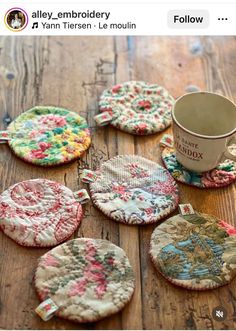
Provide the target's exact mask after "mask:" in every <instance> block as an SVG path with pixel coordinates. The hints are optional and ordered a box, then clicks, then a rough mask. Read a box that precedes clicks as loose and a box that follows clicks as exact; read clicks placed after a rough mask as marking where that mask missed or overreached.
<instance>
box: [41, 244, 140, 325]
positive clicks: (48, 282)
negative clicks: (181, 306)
mask: <svg viewBox="0 0 236 331" xmlns="http://www.w3.org/2000/svg"><path fill="white" fill-rule="evenodd" d="M134 285H135V284H134V273H133V270H132V267H131V265H130V262H129V260H128V258H127V256H126V254H125V252H124V251H123V250H122V249H121V248H120V247H118V246H116V245H114V244H112V243H111V242H109V241H107V240H102V239H88V238H79V239H75V240H71V241H68V242H66V243H64V244H62V245H60V246H57V247H56V248H53V249H52V250H51V251H49V252H48V253H46V254H45V255H43V256H42V257H41V258H40V260H39V264H38V267H37V270H36V274H35V286H36V290H37V293H38V295H39V298H40V300H41V301H45V300H50V302H53V305H55V306H56V307H58V310H56V309H55V310H54V311H55V315H56V316H58V317H62V318H65V319H69V320H71V321H75V322H79V323H86V322H96V321H98V320H100V319H102V318H104V317H107V316H110V315H112V314H114V313H117V312H118V311H120V310H121V309H122V308H123V307H124V306H125V305H126V304H127V303H128V302H129V301H130V299H131V297H132V295H133V292H134ZM40 306H41V307H42V304H41V305H40ZM48 308H49V309H50V310H51V305H49V307H48ZM38 310H39V309H36V311H37V312H38ZM41 310H42V309H41ZM41 315H42V314H40V316H41ZM44 315H45V314H44ZM44 319H45V318H44ZM45 320H47V318H46V319H45Z"/></svg>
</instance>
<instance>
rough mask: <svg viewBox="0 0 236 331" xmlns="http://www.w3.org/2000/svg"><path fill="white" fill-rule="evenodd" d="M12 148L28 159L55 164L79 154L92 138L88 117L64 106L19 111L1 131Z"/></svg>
mask: <svg viewBox="0 0 236 331" xmlns="http://www.w3.org/2000/svg"><path fill="white" fill-rule="evenodd" d="M0 142H7V143H8V144H9V146H10V148H11V149H12V150H13V152H14V153H15V154H16V155H17V156H18V157H20V158H21V159H23V160H24V161H26V162H29V163H33V164H36V165H39V166H54V165H59V164H63V163H67V162H70V161H72V160H74V159H77V158H78V157H80V156H81V155H82V154H83V152H84V151H85V150H86V149H88V147H89V145H90V142H91V138H90V132H89V129H88V125H87V123H86V120H85V119H84V118H83V117H81V116H79V115H78V114H76V113H74V112H72V111H69V110H67V109H64V108H58V107H49V106H38V107H34V108H32V109H30V110H28V111H26V112H24V113H22V114H21V115H19V116H18V117H17V118H16V119H15V120H14V121H13V122H11V123H10V125H9V126H8V128H7V131H1V132H0Z"/></svg>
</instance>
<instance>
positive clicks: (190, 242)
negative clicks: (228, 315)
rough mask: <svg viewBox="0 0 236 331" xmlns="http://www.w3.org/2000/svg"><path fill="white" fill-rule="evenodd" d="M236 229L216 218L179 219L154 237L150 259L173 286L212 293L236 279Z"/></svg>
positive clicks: (198, 214) (166, 224)
mask: <svg viewBox="0 0 236 331" xmlns="http://www.w3.org/2000/svg"><path fill="white" fill-rule="evenodd" d="M235 247H236V229H235V228H233V227H232V226H230V225H229V224H227V223H226V222H224V221H222V220H219V219H217V218H216V217H214V216H210V215H206V214H201V213H195V214H194V215H176V216H174V217H171V218H169V219H168V220H166V221H165V222H163V223H162V224H161V225H159V226H158V227H157V228H156V229H155V230H154V232H153V234H152V237H151V248H150V255H151V259H152V261H153V263H154V265H155V267H156V268H157V270H158V271H159V272H160V273H161V274H162V275H163V276H164V277H165V278H166V279H167V280H169V281H170V282H171V283H173V284H175V285H178V286H182V287H185V288H187V289H192V290H208V289H212V288H216V287H219V286H222V285H225V284H227V283H229V282H230V281H231V280H232V279H233V278H234V277H235V276H236V251H235Z"/></svg>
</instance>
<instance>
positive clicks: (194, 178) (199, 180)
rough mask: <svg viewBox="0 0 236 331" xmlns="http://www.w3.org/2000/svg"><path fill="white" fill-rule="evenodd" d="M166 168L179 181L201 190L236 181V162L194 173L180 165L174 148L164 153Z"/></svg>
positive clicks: (227, 162) (224, 162)
mask: <svg viewBox="0 0 236 331" xmlns="http://www.w3.org/2000/svg"><path fill="white" fill-rule="evenodd" d="M162 160H163V162H164V165H165V167H166V168H167V170H168V171H169V172H170V174H171V175H172V176H173V178H174V179H176V180H177V181H179V182H181V183H184V184H188V185H192V186H197V187H200V188H218V187H224V186H227V185H230V184H231V183H233V182H234V181H235V180H236V162H234V161H232V160H225V161H223V162H221V163H220V164H219V165H218V166H217V167H216V168H215V169H213V170H210V171H206V172H202V173H201V172H194V171H191V170H188V169H186V168H185V167H184V166H182V164H180V163H179V162H178V161H177V159H176V156H175V150H174V149H173V148H169V147H167V148H165V149H164V150H163V151H162Z"/></svg>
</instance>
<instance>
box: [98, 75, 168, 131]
mask: <svg viewBox="0 0 236 331" xmlns="http://www.w3.org/2000/svg"><path fill="white" fill-rule="evenodd" d="M173 103H174V99H173V98H172V96H171V95H170V94H169V92H168V91H167V90H165V89H164V88H163V87H161V86H159V85H156V84H149V83H145V82H142V81H130V82H126V83H123V84H119V85H116V86H113V87H112V88H111V89H107V90H105V91H104V92H103V94H102V96H101V98H100V102H99V109H100V112H102V114H100V115H98V116H97V117H95V119H96V121H97V123H98V125H103V122H104V123H105V124H108V123H109V121H110V123H111V125H113V126H114V127H116V128H117V129H120V130H122V131H125V132H128V133H131V134H135V135H148V134H153V133H156V132H160V131H163V130H164V129H165V128H167V127H168V126H169V125H170V123H171V108H172V106H173Z"/></svg>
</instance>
